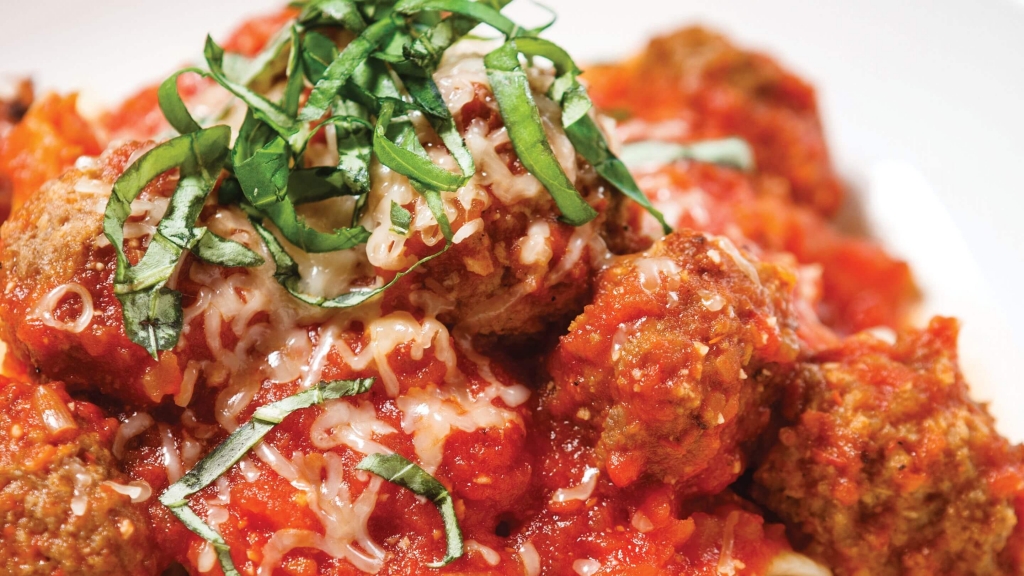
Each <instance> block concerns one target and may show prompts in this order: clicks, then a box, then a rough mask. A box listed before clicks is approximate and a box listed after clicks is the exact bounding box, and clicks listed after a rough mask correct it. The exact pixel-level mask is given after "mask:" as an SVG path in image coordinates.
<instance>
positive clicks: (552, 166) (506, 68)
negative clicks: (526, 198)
mask: <svg viewBox="0 0 1024 576" xmlns="http://www.w3.org/2000/svg"><path fill="white" fill-rule="evenodd" d="M484 65H485V66H486V67H487V78H488V79H489V80H490V81H491V90H492V91H493V92H494V97H495V99H496V100H497V101H498V107H499V108H500V109H501V116H502V118H503V119H504V120H505V129H506V130H508V135H509V138H510V139H511V140H512V147H513V148H515V151H516V154H517V155H519V160H520V161H521V162H522V163H523V166H525V167H526V169H527V170H529V171H530V173H531V174H533V175H534V176H535V177H536V178H537V180H540V182H541V184H543V185H544V187H545V188H547V189H548V192H549V193H550V194H551V197H552V198H554V200H555V204H557V205H558V209H559V210H560V211H561V212H562V220H564V221H566V222H568V223H569V224H572V225H573V226H581V225H583V224H586V223H587V222H590V221H591V220H593V219H594V218H596V217H597V211H596V210H594V209H593V208H592V207H591V206H590V205H589V204H587V203H586V201H585V200H583V197H582V196H580V193H579V191H577V190H576V186H575V185H574V184H573V183H572V181H571V180H569V177H568V176H566V175H565V172H564V171H563V170H562V167H561V166H560V165H559V164H558V159H556V158H555V153H554V151H552V150H551V144H550V143H548V137H547V134H546V133H545V132H544V126H543V125H542V124H541V120H540V112H539V111H538V110H537V104H536V102H534V101H533V94H532V93H531V92H530V81H529V79H527V77H526V72H524V71H523V69H522V67H521V66H520V64H519V50H518V49H517V48H516V44H515V41H511V42H507V43H505V44H504V45H503V46H502V47H501V48H498V49H497V50H495V51H493V52H491V53H490V54H488V55H487V57H486V58H484Z"/></svg>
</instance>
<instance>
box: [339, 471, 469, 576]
mask: <svg viewBox="0 0 1024 576" xmlns="http://www.w3.org/2000/svg"><path fill="white" fill-rule="evenodd" d="M356 470H366V471H367V472H372V473H374V474H376V475H377V476H380V477H381V478H383V479H385V480H387V481H388V482H392V483H394V484H397V485H399V486H401V487H402V488H406V489H408V490H410V491H411V492H412V493H414V494H416V495H418V496H423V497H424V498H426V499H428V500H430V501H431V502H433V503H434V506H437V511H438V512H440V513H441V522H442V523H443V524H444V534H445V540H446V541H447V546H446V549H445V555H444V558H442V559H441V560H440V561H439V562H431V563H428V564H427V566H428V567H430V568H440V567H442V566H445V565H447V564H450V563H451V562H452V561H454V560H458V559H459V558H461V557H462V554H463V544H462V530H461V529H460V528H459V519H458V518H457V517H456V516H455V504H454V502H453V501H452V495H451V494H450V493H448V489H447V488H445V487H444V485H443V484H441V483H440V482H438V481H437V478H434V477H433V476H431V475H430V474H427V471H426V470H424V469H423V468H420V467H419V466H417V465H415V464H413V463H412V462H410V461H408V460H406V459H405V458H404V457H402V456H401V455H400V454H370V455H369V456H367V457H366V458H363V459H362V461H361V462H359V464H357V465H356Z"/></svg>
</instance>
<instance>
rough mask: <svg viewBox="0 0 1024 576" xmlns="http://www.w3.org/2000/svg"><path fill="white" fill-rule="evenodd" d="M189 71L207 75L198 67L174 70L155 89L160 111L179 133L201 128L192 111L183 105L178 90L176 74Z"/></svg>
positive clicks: (179, 74)
mask: <svg viewBox="0 0 1024 576" xmlns="http://www.w3.org/2000/svg"><path fill="white" fill-rule="evenodd" d="M189 72H191V73H193V74H199V75H200V76H208V74H207V73H206V72H204V71H203V70H200V69H198V68H186V69H184V70H180V71H178V72H175V73H174V74H173V75H171V77H170V78H168V79H167V80H164V81H163V82H162V83H161V84H160V87H159V88H157V91H156V98H157V103H158V104H159V105H160V111H162V112H163V113H164V118H167V123H168V124H170V125H171V127H172V128H174V129H175V130H177V131H178V132H179V133H180V134H188V133H190V132H196V131H198V130H200V129H201V126H199V123H198V122H196V121H195V119H194V118H193V117H192V113H190V112H189V111H188V107H186V106H185V102H184V101H183V100H182V99H181V94H180V93H179V92H178V76H181V75H182V74H185V73H189Z"/></svg>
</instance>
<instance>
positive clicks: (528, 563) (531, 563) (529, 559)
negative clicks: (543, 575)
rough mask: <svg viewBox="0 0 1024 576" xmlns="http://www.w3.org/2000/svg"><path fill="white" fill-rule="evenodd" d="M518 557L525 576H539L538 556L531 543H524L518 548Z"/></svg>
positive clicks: (535, 548)
mask: <svg viewBox="0 0 1024 576" xmlns="http://www.w3.org/2000/svg"><path fill="white" fill-rule="evenodd" d="M519 557H520V558H522V560H523V568H524V569H525V570H526V576H540V554H538V553H537V547H536V546H534V545H533V542H529V541H528V542H526V543H525V544H523V545H522V546H521V547H520V548H519Z"/></svg>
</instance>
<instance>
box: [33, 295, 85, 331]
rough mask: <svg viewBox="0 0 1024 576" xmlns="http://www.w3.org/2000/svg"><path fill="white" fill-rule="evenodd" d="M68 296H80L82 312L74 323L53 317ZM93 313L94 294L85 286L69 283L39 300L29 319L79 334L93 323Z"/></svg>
mask: <svg viewBox="0 0 1024 576" xmlns="http://www.w3.org/2000/svg"><path fill="white" fill-rule="evenodd" d="M68 294H74V295H76V296H78V299H79V300H80V301H81V307H82V311H81V312H79V314H78V317H77V318H75V320H74V321H72V322H65V321H63V320H58V319H57V318H55V317H54V316H53V309H54V308H55V307H56V306H57V305H58V304H60V303H61V301H63V300H64V298H65V296H67V295H68ZM93 313H94V311H93V304H92V294H90V293H89V291H88V290H86V289H85V286H82V285H81V284H78V283H77V282H68V283H67V284H61V285H60V286H57V287H56V288H54V289H53V290H50V291H49V292H47V293H46V296H43V297H42V299H40V300H39V303H38V304H36V307H35V310H33V311H32V312H31V313H30V314H29V317H35V318H38V319H39V320H40V321H42V323H43V324H46V325H47V326H50V327H53V328H56V329H58V330H63V331H65V332H71V333H72V334H78V333H79V332H81V331H83V330H85V329H86V327H87V326H89V323H90V322H92V317H93Z"/></svg>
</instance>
